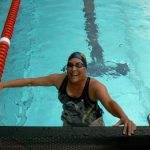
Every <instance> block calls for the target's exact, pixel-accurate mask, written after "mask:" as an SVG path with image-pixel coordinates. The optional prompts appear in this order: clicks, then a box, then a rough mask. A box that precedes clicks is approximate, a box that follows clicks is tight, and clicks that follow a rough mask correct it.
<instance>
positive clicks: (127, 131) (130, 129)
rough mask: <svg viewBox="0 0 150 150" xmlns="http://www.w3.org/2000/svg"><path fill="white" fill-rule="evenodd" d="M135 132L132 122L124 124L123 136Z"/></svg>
mask: <svg viewBox="0 0 150 150" xmlns="http://www.w3.org/2000/svg"><path fill="white" fill-rule="evenodd" d="M135 130H136V125H135V124H134V123H133V122H132V121H130V120H129V121H127V122H125V124H124V129H123V134H128V136H131V135H132V134H134V131H135Z"/></svg>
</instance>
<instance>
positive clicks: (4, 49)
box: [0, 0, 20, 81]
mask: <svg viewBox="0 0 150 150" xmlns="http://www.w3.org/2000/svg"><path fill="white" fill-rule="evenodd" d="M19 6H20V0H12V3H11V7H10V9H9V13H8V16H7V19H6V22H5V25H4V28H3V32H2V35H1V38H0V81H1V78H2V74H3V71H4V66H5V61H6V57H7V53H8V49H9V47H10V41H11V37H12V34H13V30H14V25H15V22H16V18H17V14H18V11H19Z"/></svg>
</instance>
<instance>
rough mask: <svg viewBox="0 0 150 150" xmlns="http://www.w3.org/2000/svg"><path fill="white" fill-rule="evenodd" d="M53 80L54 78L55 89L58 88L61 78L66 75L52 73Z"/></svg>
mask: <svg viewBox="0 0 150 150" xmlns="http://www.w3.org/2000/svg"><path fill="white" fill-rule="evenodd" d="M53 77H54V80H55V86H56V88H57V89H59V87H60V86H61V84H62V82H63V80H64V79H65V77H66V73H62V74H53Z"/></svg>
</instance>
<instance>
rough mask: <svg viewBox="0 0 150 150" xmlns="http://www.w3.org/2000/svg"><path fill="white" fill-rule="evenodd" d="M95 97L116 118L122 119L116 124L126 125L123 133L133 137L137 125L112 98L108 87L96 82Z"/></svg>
mask: <svg viewBox="0 0 150 150" xmlns="http://www.w3.org/2000/svg"><path fill="white" fill-rule="evenodd" d="M94 87H95V90H94V91H95V97H96V99H99V100H100V102H101V103H102V104H103V106H104V107H105V108H106V109H107V110H108V111H109V112H110V113H111V114H112V115H114V116H116V117H118V118H120V120H119V121H118V122H117V123H116V124H115V126H119V125H121V124H124V129H123V133H124V134H126V133H128V135H131V134H133V133H134V130H136V125H135V124H134V123H133V122H132V121H131V120H130V119H129V118H128V117H127V115H126V114H125V113H124V111H123V110H122V109H121V107H120V106H119V105H118V104H117V103H116V102H115V101H114V100H113V99H112V98H111V97H110V95H109V93H108V91H107V89H106V87H105V86H104V85H103V84H101V83H99V82H98V81H96V80H95V86H94Z"/></svg>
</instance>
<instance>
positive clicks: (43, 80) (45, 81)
mask: <svg viewBox="0 0 150 150" xmlns="http://www.w3.org/2000/svg"><path fill="white" fill-rule="evenodd" d="M61 76H63V75H62V74H51V75H48V76H44V77H39V78H23V79H16V80H11V81H6V82H0V90H2V89H3V88H9V87H23V86H56V87H57V86H58V84H59V83H58V82H59V80H58V79H59V78H61Z"/></svg>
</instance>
